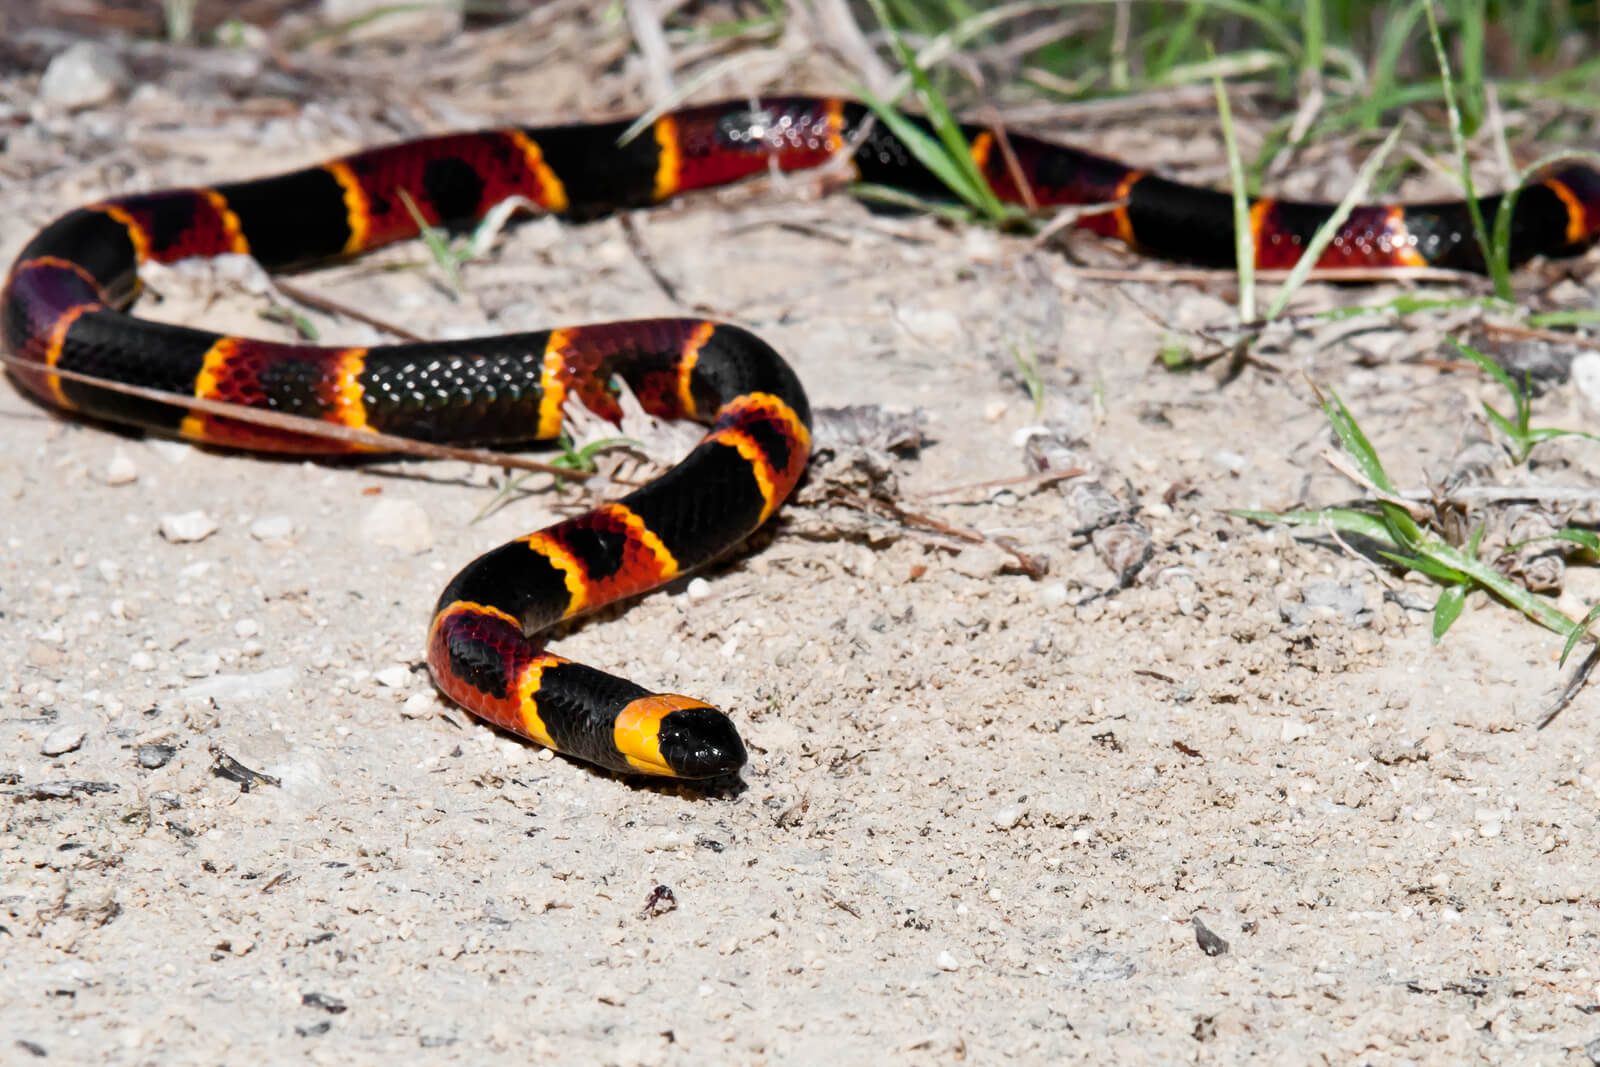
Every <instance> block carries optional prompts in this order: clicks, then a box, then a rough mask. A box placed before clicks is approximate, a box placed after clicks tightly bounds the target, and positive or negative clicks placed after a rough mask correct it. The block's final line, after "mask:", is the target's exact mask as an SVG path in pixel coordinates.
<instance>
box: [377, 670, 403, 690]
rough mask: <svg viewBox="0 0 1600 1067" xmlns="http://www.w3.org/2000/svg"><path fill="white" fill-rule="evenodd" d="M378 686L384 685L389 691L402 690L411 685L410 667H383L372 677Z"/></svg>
mask: <svg viewBox="0 0 1600 1067" xmlns="http://www.w3.org/2000/svg"><path fill="white" fill-rule="evenodd" d="M373 677H374V678H376V679H377V680H378V684H379V685H386V686H388V687H389V688H390V689H404V688H405V687H406V686H408V685H410V684H411V668H410V667H385V668H384V669H383V670H381V671H379V672H377V673H376V674H374V675H373Z"/></svg>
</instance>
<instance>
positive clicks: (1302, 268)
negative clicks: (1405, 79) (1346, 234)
mask: <svg viewBox="0 0 1600 1067" xmlns="http://www.w3.org/2000/svg"><path fill="white" fill-rule="evenodd" d="M1402 129H1404V125H1403V124H1397V125H1396V126H1395V128H1394V129H1392V130H1390V131H1389V136H1387V137H1385V138H1384V139H1383V143H1382V144H1381V145H1379V146H1378V150H1377V151H1376V152H1373V153H1372V154H1371V155H1370V156H1368V157H1367V158H1366V161H1365V162H1363V163H1362V164H1361V169H1360V170H1359V171H1357V172H1356V178H1355V181H1354V182H1352V183H1351V184H1350V189H1349V191H1348V192H1346V193H1345V195H1344V198H1343V199H1341V200H1340V201H1339V205H1338V206H1337V207H1336V208H1334V209H1333V214H1332V215H1330V216H1328V218H1327V220H1326V221H1325V222H1323V224H1322V225H1321V226H1318V227H1317V232H1316V233H1314V234H1312V235H1311V240H1310V241H1309V242H1307V244H1306V247H1305V250H1304V251H1303V252H1301V254H1300V258H1299V259H1298V260H1296V261H1295V265H1294V267H1293V268H1292V269H1291V270H1290V271H1289V277H1288V278H1286V279H1285V280H1284V283H1283V286H1282V287H1281V288H1280V289H1279V290H1278V295H1277V296H1276V297H1275V298H1274V299H1273V301H1272V304H1271V305H1270V306H1269V307H1268V308H1267V318H1268V319H1269V320H1270V319H1275V318H1277V317H1278V316H1279V315H1281V314H1283V309H1284V308H1285V307H1287V306H1288V304H1289V300H1290V298H1291V297H1293V296H1294V294H1295V292H1296V291H1297V290H1298V289H1299V288H1300V287H1301V286H1302V285H1304V284H1305V281H1306V278H1308V277H1309V276H1310V275H1311V272H1312V271H1313V270H1315V269H1316V266H1317V260H1319V259H1321V258H1322V253H1323V252H1324V251H1325V250H1326V249H1327V247H1328V246H1329V245H1330V244H1332V243H1333V239H1334V238H1335V237H1337V236H1338V234H1339V228H1340V227H1341V226H1343V225H1344V222H1345V220H1346V219H1348V218H1349V217H1350V212H1351V211H1353V210H1355V208H1356V206H1357V205H1358V204H1360V203H1361V202H1362V201H1363V200H1364V199H1366V196H1367V191H1368V190H1369V189H1370V188H1371V187H1372V176H1373V175H1374V174H1376V173H1377V172H1378V168H1379V167H1381V166H1383V161H1384V160H1385V159H1387V158H1389V153H1390V152H1391V151H1392V150H1393V149H1394V146H1395V142H1396V141H1398V140H1399V139H1400V131H1401V130H1402ZM1246 321H1249V320H1246Z"/></svg>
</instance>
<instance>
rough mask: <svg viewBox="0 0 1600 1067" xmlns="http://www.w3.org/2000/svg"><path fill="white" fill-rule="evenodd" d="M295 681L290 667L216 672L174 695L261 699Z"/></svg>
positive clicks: (287, 686)
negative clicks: (253, 672) (214, 674)
mask: <svg viewBox="0 0 1600 1067" xmlns="http://www.w3.org/2000/svg"><path fill="white" fill-rule="evenodd" d="M299 680H300V673H299V672H298V671H297V670H295V668H293V667H274V668H273V669H271V670H266V671H258V672H257V673H255V674H218V675H216V676H214V677H211V678H207V679H205V680H204V681H201V682H196V683H195V684H194V685H187V686H184V687H183V688H182V689H180V690H179V691H178V696H179V697H181V698H182V699H184V700H224V701H228V700H261V699H263V698H265V697H270V696H273V695H275V694H278V693H284V692H287V691H288V690H290V689H292V688H294V685H295V683H296V682H298V681H299Z"/></svg>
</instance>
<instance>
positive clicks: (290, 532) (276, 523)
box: [250, 515, 294, 541]
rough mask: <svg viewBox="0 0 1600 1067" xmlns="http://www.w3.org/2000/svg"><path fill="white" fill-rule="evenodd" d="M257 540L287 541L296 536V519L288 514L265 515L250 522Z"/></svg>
mask: <svg viewBox="0 0 1600 1067" xmlns="http://www.w3.org/2000/svg"><path fill="white" fill-rule="evenodd" d="M250 536H251V537H254V538H255V539H256V540H257V541H287V540H289V538H291V537H293V536H294V520H293V519H291V518H289V516H287V515H264V516H262V517H261V518H259V519H257V520H256V521H255V522H252V523H251V524H250Z"/></svg>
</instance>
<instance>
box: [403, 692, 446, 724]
mask: <svg viewBox="0 0 1600 1067" xmlns="http://www.w3.org/2000/svg"><path fill="white" fill-rule="evenodd" d="M438 707H439V701H438V698H437V697H435V696H434V695H433V694H432V693H431V692H422V693H412V694H411V695H410V696H408V697H406V702H405V703H404V704H402V705H400V714H401V715H403V716H405V717H406V718H408V719H421V718H425V717H427V716H429V715H432V714H433V713H434V712H435V711H437V710H438Z"/></svg>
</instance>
